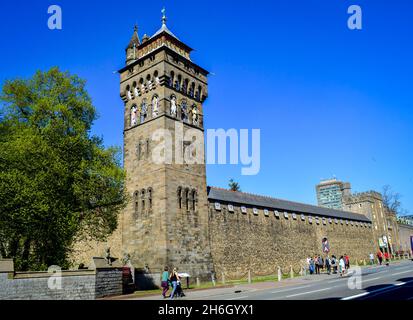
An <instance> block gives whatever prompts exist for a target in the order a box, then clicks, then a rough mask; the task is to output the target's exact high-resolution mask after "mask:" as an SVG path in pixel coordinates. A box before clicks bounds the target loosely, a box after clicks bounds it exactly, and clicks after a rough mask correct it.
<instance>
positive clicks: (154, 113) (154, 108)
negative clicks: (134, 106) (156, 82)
mask: <svg viewBox="0 0 413 320" xmlns="http://www.w3.org/2000/svg"><path fill="white" fill-rule="evenodd" d="M158 114H159V101H158V96H154V97H153V98H152V117H157V116H158Z"/></svg>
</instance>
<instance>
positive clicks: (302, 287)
mask: <svg viewBox="0 0 413 320" xmlns="http://www.w3.org/2000/svg"><path fill="white" fill-rule="evenodd" d="M308 287H310V286H309V285H308V286H301V287H295V288H291V289H285V290H279V291H271V293H281V292H286V291H291V290H298V289H304V288H308Z"/></svg>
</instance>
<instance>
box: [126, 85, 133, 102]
mask: <svg viewBox="0 0 413 320" xmlns="http://www.w3.org/2000/svg"><path fill="white" fill-rule="evenodd" d="M126 96H127V97H128V100H132V92H131V91H130V86H129V85H127V86H126Z"/></svg>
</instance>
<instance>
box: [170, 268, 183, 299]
mask: <svg viewBox="0 0 413 320" xmlns="http://www.w3.org/2000/svg"><path fill="white" fill-rule="evenodd" d="M180 280H181V279H180V278H179V276H178V272H177V270H176V268H173V270H172V272H171V274H170V275H169V281H171V283H172V292H171V300H172V299H173V298H174V295H175V292H176V287H177V286H178V281H180Z"/></svg>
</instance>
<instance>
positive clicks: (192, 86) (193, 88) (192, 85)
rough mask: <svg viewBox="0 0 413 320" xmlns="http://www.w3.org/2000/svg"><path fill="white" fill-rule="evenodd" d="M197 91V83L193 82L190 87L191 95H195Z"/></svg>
mask: <svg viewBox="0 0 413 320" xmlns="http://www.w3.org/2000/svg"><path fill="white" fill-rule="evenodd" d="M194 92H195V83H193V82H192V83H191V87H190V88H189V96H190V97H193V96H194Z"/></svg>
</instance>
